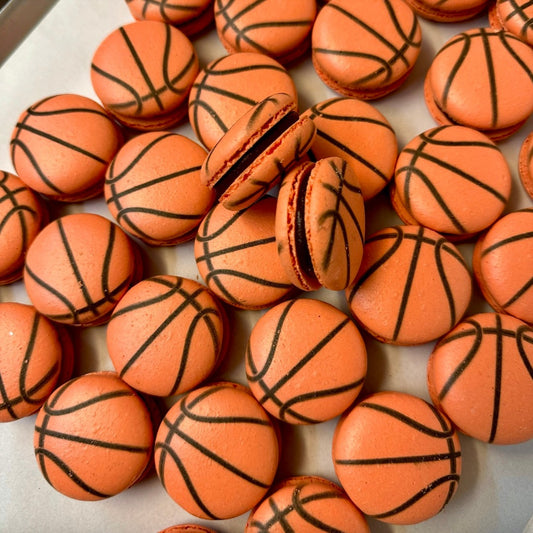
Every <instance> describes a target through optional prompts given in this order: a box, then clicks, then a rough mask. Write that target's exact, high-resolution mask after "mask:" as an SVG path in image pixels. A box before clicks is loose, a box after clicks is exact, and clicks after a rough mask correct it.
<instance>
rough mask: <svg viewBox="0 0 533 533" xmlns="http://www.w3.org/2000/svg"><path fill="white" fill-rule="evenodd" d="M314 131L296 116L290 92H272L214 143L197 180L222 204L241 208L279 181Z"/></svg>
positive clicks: (309, 141)
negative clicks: (211, 190) (199, 179)
mask: <svg viewBox="0 0 533 533" xmlns="http://www.w3.org/2000/svg"><path fill="white" fill-rule="evenodd" d="M314 136H315V126H314V124H313V121H312V120H311V119H309V118H308V117H300V115H299V114H298V112H297V110H296V103H295V102H294V100H293V99H292V97H291V96H290V95H288V94H285V93H279V94H274V95H271V96H269V97H267V98H265V99H264V100H262V101H261V102H259V103H258V104H256V105H255V106H254V107H252V108H251V109H250V110H249V111H247V112H246V113H245V114H244V115H243V116H242V117H241V118H240V119H238V120H237V122H235V123H234V124H233V126H232V127H231V128H230V129H229V130H228V131H227V132H226V133H225V134H224V136H223V137H222V138H221V139H220V140H219V141H218V143H217V144H216V145H215V146H214V147H213V148H212V150H211V151H210V152H209V154H208V156H207V158H206V159H205V161H204V164H203V165H202V169H201V173H200V177H201V180H202V182H203V183H204V184H205V185H207V186H208V187H209V188H211V189H213V190H214V191H215V194H216V195H217V197H218V200H219V202H220V203H221V204H222V205H224V207H226V208H227V209H233V210H240V209H244V208H246V207H248V206H250V205H251V204H252V203H254V202H255V201H256V200H257V199H258V198H260V197H261V196H262V195H263V194H265V193H266V192H268V191H269V190H270V189H272V188H273V187H274V186H275V185H277V184H278V182H279V181H280V179H281V178H282V177H283V176H284V174H285V172H286V171H287V170H288V169H289V167H290V166H292V165H293V164H294V163H296V162H297V161H298V160H299V159H300V158H301V157H302V156H303V155H304V154H305V152H306V150H307V149H308V148H309V146H310V145H311V143H312V141H313V138H314Z"/></svg>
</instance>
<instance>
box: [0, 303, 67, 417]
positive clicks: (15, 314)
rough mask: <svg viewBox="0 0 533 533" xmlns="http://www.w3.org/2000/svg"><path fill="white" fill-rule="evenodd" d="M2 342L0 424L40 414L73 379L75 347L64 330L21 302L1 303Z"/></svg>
mask: <svg viewBox="0 0 533 533" xmlns="http://www.w3.org/2000/svg"><path fill="white" fill-rule="evenodd" d="M0 343H1V345H2V350H0V383H1V386H2V401H1V402H0V422H10V421H12V420H17V419H19V418H23V417H25V416H28V415H31V414H32V413H34V412H35V411H37V410H38V409H39V408H40V407H41V405H42V404H43V403H44V402H45V401H46V399H47V398H48V396H50V394H51V393H52V392H53V391H54V389H55V388H56V387H57V386H58V385H60V384H62V383H63V382H65V381H66V380H67V379H70V377H71V373H72V367H73V362H74V361H73V357H74V354H73V346H72V341H71V339H70V336H69V335H68V333H67V332H66V330H65V329H64V328H62V327H61V326H60V325H59V324H55V323H53V322H52V321H50V320H48V319H47V318H46V317H44V316H43V315H41V314H40V313H38V312H37V311H36V310H35V308H34V307H33V306H31V305H27V304H22V303H18V302H0Z"/></svg>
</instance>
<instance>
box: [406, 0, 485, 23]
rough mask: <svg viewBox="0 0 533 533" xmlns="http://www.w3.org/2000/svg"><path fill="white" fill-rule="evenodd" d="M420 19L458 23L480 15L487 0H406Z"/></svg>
mask: <svg viewBox="0 0 533 533" xmlns="http://www.w3.org/2000/svg"><path fill="white" fill-rule="evenodd" d="M406 2H407V3H408V4H409V5H410V6H411V7H412V8H413V9H414V10H415V12H416V13H417V14H418V15H420V16H421V17H423V18H425V19H428V20H433V21H435V22H450V23H451V22H460V21H463V20H467V19H470V18H472V17H475V16H476V15H478V14H480V13H481V12H482V11H483V10H484V9H485V8H486V7H487V5H488V3H489V0H444V1H443V0H406Z"/></svg>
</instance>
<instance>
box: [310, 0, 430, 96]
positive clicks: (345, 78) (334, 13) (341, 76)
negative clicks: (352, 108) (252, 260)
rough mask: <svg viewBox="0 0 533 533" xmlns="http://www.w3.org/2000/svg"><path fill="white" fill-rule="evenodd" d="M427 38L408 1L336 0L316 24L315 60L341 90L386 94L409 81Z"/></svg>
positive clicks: (322, 74)
mask: <svg viewBox="0 0 533 533" xmlns="http://www.w3.org/2000/svg"><path fill="white" fill-rule="evenodd" d="M421 40H422V32H421V29H420V25H419V23H418V20H417V18H416V15H415V13H414V12H413V10H412V9H411V8H410V7H409V6H408V5H407V4H406V3H405V2H404V1H403V0H373V1H372V2H367V1H366V0H331V1H330V2H328V3H327V4H325V5H324V6H323V7H322V9H321V10H320V11H319V13H318V15H317V18H316V20H315V24H314V26H313V32H312V57H313V65H314V67H315V70H316V72H317V74H318V75H319V76H320V77H321V78H322V80H323V81H324V82H325V83H326V84H327V85H328V86H330V87H331V88H332V89H334V90H335V91H337V92H340V93H341V94H345V95H348V96H355V97H358V98H364V99H374V98H380V97H382V96H385V95H386V94H388V93H390V92H392V91H394V90H395V89H397V88H398V87H399V86H400V85H401V83H403V81H405V79H406V77H407V76H408V74H409V73H410V72H411V70H412V68H413V66H414V64H415V62H416V60H417V58H418V55H419V53H420V45H421Z"/></svg>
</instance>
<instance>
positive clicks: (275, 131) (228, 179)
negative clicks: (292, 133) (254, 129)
mask: <svg viewBox="0 0 533 533" xmlns="http://www.w3.org/2000/svg"><path fill="white" fill-rule="evenodd" d="M299 118H300V116H299V115H298V113H297V112H296V111H290V112H289V113H288V114H287V115H285V116H284V117H283V118H282V119H281V120H279V121H278V122H276V124H274V125H273V126H272V127H271V128H270V129H269V130H268V131H267V132H266V133H265V134H264V135H262V136H261V137H260V138H259V139H258V140H257V141H256V142H255V143H254V144H253V145H252V146H251V147H250V148H248V150H246V151H245V152H244V154H243V155H242V156H241V157H240V158H239V159H237V161H235V163H233V165H231V167H230V168H229V169H228V170H227V171H226V172H224V174H223V175H222V176H221V177H220V179H219V180H218V181H217V182H216V183H215V185H214V187H213V189H214V191H215V193H216V195H217V196H219V197H220V196H222V194H224V193H225V192H226V191H227V190H228V188H229V186H230V185H231V184H232V183H233V182H234V181H235V180H236V179H237V178H238V177H239V176H240V175H241V174H242V173H243V172H244V171H245V170H246V169H247V168H248V167H249V166H250V165H251V164H252V163H253V162H254V161H255V160H256V159H257V158H258V157H259V156H260V155H261V154H262V153H263V152H264V151H265V150H266V149H267V148H268V147H269V146H270V145H271V144H272V143H273V142H274V141H276V139H278V137H280V136H281V134H282V133H283V132H285V131H287V130H288V129H289V127H290V126H292V125H293V124H295V123H296V122H297V121H298V119H299Z"/></svg>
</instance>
